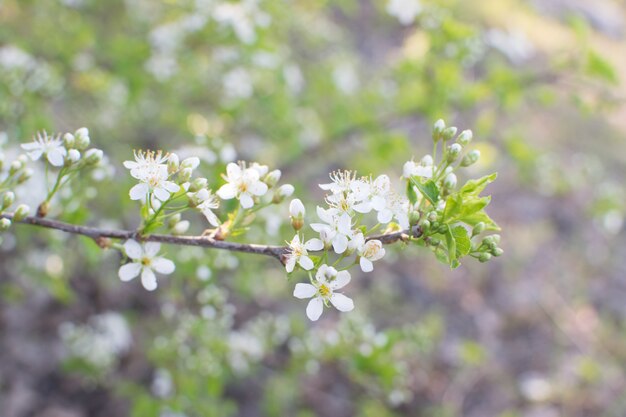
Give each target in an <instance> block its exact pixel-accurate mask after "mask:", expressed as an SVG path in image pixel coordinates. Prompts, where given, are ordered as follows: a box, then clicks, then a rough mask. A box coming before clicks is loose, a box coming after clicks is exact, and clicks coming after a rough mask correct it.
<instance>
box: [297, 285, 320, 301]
mask: <svg viewBox="0 0 626 417" xmlns="http://www.w3.org/2000/svg"><path fill="white" fill-rule="evenodd" d="M316 292H317V288H315V287H314V286H313V285H311V284H296V287H295V288H294V289H293V296H294V297H296V298H300V299H302V298H311V297H313V296H314V295H315V293H316Z"/></svg>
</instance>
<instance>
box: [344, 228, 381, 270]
mask: <svg viewBox="0 0 626 417" xmlns="http://www.w3.org/2000/svg"><path fill="white" fill-rule="evenodd" d="M350 245H351V246H352V247H354V248H355V250H356V253H357V255H359V265H360V266H361V270H362V271H363V272H371V271H372V270H373V269H374V265H373V264H372V262H374V261H377V260H379V259H381V258H382V257H383V256H385V249H384V248H383V244H382V242H381V241H380V240H378V239H372V240H368V241H367V242H366V241H365V237H364V236H363V233H357V234H356V235H355V236H354V237H353V238H352V240H351V241H350Z"/></svg>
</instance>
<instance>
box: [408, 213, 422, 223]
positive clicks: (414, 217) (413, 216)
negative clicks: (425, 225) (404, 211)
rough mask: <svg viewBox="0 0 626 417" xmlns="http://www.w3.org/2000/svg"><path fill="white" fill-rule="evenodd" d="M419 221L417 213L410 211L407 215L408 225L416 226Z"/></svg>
mask: <svg viewBox="0 0 626 417" xmlns="http://www.w3.org/2000/svg"><path fill="white" fill-rule="evenodd" d="M419 221H420V214H419V212H418V211H412V212H411V213H410V214H409V224H417V222H419Z"/></svg>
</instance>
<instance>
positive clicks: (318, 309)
mask: <svg viewBox="0 0 626 417" xmlns="http://www.w3.org/2000/svg"><path fill="white" fill-rule="evenodd" d="M323 312H324V302H323V301H322V299H321V298H319V297H315V298H312V299H311V301H309V304H308V305H307V306H306V316H307V317H308V318H309V320H311V321H317V319H319V318H320V316H321V315H322V313H323Z"/></svg>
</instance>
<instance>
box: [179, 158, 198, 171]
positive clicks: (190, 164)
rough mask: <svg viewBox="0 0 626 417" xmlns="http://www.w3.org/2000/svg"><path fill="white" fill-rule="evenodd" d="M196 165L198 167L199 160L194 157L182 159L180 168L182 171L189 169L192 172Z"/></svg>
mask: <svg viewBox="0 0 626 417" xmlns="http://www.w3.org/2000/svg"><path fill="white" fill-rule="evenodd" d="M198 165H200V158H197V157H195V156H192V157H190V158H185V159H183V162H181V163H180V167H181V168H182V169H187V168H190V169H192V170H194V169H196V168H198Z"/></svg>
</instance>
